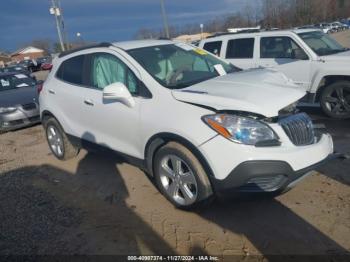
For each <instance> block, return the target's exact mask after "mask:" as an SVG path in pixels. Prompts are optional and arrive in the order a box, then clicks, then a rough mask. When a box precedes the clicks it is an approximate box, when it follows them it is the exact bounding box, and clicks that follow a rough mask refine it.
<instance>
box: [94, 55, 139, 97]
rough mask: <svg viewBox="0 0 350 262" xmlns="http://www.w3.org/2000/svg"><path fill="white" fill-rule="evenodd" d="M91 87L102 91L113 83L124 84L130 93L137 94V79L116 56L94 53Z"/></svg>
mask: <svg viewBox="0 0 350 262" xmlns="http://www.w3.org/2000/svg"><path fill="white" fill-rule="evenodd" d="M90 82H91V86H93V87H94V88H97V89H103V88H105V87H106V86H108V85H110V84H113V83H117V82H120V83H123V84H125V85H126V86H127V87H128V89H129V91H130V93H132V94H136V93H137V84H138V81H137V78H136V76H135V75H134V74H133V73H132V72H131V70H129V68H128V67H127V66H126V65H125V64H124V63H123V62H122V61H121V60H120V59H118V58H117V57H116V56H114V55H111V54H108V53H96V54H94V55H92V59H91V79H90Z"/></svg>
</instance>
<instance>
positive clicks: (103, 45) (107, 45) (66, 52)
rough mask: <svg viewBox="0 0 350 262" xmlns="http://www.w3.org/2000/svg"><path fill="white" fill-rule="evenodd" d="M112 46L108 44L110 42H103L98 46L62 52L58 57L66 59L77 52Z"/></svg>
mask: <svg viewBox="0 0 350 262" xmlns="http://www.w3.org/2000/svg"><path fill="white" fill-rule="evenodd" d="M110 46H112V44H111V43H108V42H102V43H98V44H91V45H85V46H82V47H78V48H73V49H70V50H67V51H64V52H61V53H60V54H59V55H58V57H59V58H61V57H64V56H67V55H70V54H73V53H75V52H78V51H82V50H86V49H90V48H97V47H110Z"/></svg>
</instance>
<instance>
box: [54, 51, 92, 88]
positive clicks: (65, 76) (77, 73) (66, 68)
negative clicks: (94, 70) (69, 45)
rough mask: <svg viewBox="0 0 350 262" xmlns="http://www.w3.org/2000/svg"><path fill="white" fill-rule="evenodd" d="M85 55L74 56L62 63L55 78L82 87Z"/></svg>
mask: <svg viewBox="0 0 350 262" xmlns="http://www.w3.org/2000/svg"><path fill="white" fill-rule="evenodd" d="M84 60H85V55H80V56H75V57H72V58H69V59H67V60H65V61H63V62H62V64H61V66H60V68H59V69H58V71H57V73H56V77H57V78H59V79H61V80H63V81H65V82H68V83H72V84H76V85H83V68H84Z"/></svg>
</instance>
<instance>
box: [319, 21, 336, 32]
mask: <svg viewBox="0 0 350 262" xmlns="http://www.w3.org/2000/svg"><path fill="white" fill-rule="evenodd" d="M315 27H316V28H319V29H321V30H322V31H323V33H325V34H331V33H333V32H334V31H333V30H334V29H333V28H332V26H331V25H330V24H327V23H321V24H316V25H315Z"/></svg>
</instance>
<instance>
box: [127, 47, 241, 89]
mask: <svg viewBox="0 0 350 262" xmlns="http://www.w3.org/2000/svg"><path fill="white" fill-rule="evenodd" d="M128 53H129V54H130V55H131V56H132V57H133V58H134V59H135V60H136V61H137V62H138V63H139V64H140V65H142V66H143V67H144V68H145V70H146V71H147V72H148V73H149V74H151V75H152V77H153V78H154V79H156V80H157V81H158V82H159V83H160V84H161V85H163V86H165V87H167V88H171V89H178V88H185V87H188V86H190V85H193V84H196V83H199V82H202V81H205V80H208V79H210V78H214V77H217V76H219V75H222V74H226V73H231V72H234V71H238V70H239V69H238V68H236V67H234V66H233V65H230V64H227V63H225V62H223V61H221V60H219V59H218V58H216V57H215V56H213V55H210V54H208V53H207V52H206V51H204V50H202V49H198V48H196V47H193V46H191V45H187V44H181V43H179V44H170V45H160V46H151V47H144V48H138V49H132V50H129V51H128Z"/></svg>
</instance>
